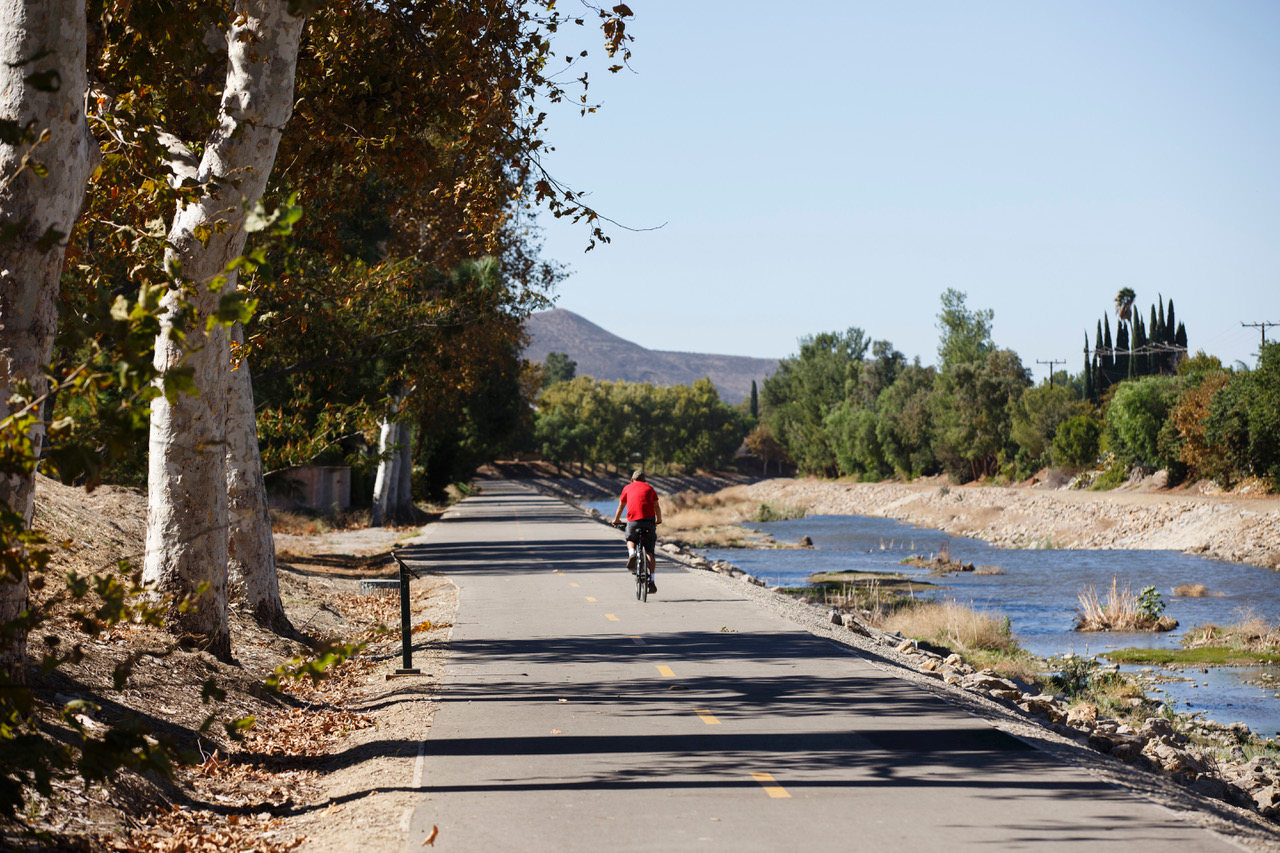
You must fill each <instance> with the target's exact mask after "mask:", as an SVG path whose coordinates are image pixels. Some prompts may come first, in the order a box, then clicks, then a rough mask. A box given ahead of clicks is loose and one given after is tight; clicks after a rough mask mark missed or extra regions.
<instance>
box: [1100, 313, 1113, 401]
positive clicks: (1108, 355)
mask: <svg viewBox="0 0 1280 853" xmlns="http://www.w3.org/2000/svg"><path fill="white" fill-rule="evenodd" d="M1109 316H1110V315H1107V314H1103V315H1102V346H1103V347H1104V349H1103V351H1102V371H1103V373H1104V374H1105V375H1106V381H1105V382H1103V383H1101V384H1102V388H1103V390H1106V388H1107V386H1109V385H1111V384H1113V383H1114V382H1115V381H1116V376H1117V374H1116V348H1115V347H1114V346H1112V344H1111V320H1109V319H1108V317H1109Z"/></svg>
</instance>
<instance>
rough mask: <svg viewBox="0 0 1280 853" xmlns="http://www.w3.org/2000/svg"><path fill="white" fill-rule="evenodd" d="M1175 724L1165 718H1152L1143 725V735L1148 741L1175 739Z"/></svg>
mask: <svg viewBox="0 0 1280 853" xmlns="http://www.w3.org/2000/svg"><path fill="white" fill-rule="evenodd" d="M1173 733H1174V732H1173V723H1171V722H1169V721H1168V720H1166V719H1165V718H1164V717H1152V718H1151V719H1149V720H1147V721H1146V722H1145V723H1143V724H1142V735H1143V736H1144V737H1146V738H1148V739H1150V738H1161V737H1173Z"/></svg>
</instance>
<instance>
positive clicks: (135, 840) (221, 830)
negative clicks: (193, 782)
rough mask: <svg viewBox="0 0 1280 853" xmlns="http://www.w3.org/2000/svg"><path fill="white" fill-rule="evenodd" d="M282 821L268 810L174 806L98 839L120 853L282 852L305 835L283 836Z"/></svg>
mask: <svg viewBox="0 0 1280 853" xmlns="http://www.w3.org/2000/svg"><path fill="white" fill-rule="evenodd" d="M284 825H285V822H284V821H283V820H281V819H279V818H273V817H271V816H270V815H267V814H259V815H234V814H232V815H220V814H217V813H216V812H211V811H204V810H192V809H183V808H178V807H175V808H174V809H173V810H171V811H168V812H164V813H161V814H159V815H157V816H155V817H152V818H147V819H145V820H144V821H143V823H142V825H141V826H139V827H137V828H136V829H132V830H130V831H129V834H128V836H127V837H125V838H113V839H99V841H100V842H101V843H102V844H103V845H104V849H107V850H114V851H118V852H119V853H226V851H236V853H285V851H289V850H294V849H296V848H297V847H298V846H299V845H300V844H302V842H303V841H304V840H305V839H304V837H303V836H299V835H292V834H290V835H287V836H286V834H285V833H284V832H283V831H282V828H283V827H284Z"/></svg>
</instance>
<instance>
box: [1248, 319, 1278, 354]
mask: <svg viewBox="0 0 1280 853" xmlns="http://www.w3.org/2000/svg"><path fill="white" fill-rule="evenodd" d="M1240 325H1241V326H1244V327H1246V328H1252V329H1261V330H1262V345H1263V346H1264V347H1265V346H1266V345H1267V327H1271V328H1275V327H1276V326H1280V323H1268V322H1266V321H1265V320H1264V321H1263V322H1261V323H1241V324H1240Z"/></svg>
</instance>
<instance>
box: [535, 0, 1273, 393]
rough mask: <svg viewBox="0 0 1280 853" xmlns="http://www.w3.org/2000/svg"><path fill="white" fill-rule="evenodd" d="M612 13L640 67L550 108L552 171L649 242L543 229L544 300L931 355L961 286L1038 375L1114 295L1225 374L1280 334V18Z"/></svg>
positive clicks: (1255, 12)
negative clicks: (556, 276)
mask: <svg viewBox="0 0 1280 853" xmlns="http://www.w3.org/2000/svg"><path fill="white" fill-rule="evenodd" d="M571 3H572V0H568V2H566V3H565V4H562V5H564V6H565V8H567V9H569V8H573V7H572V6H571V5H570V4H571ZM629 5H630V6H631V8H632V10H633V11H634V12H635V13H636V17H635V19H634V21H633V22H632V23H631V24H630V25H629V30H630V31H631V32H633V33H634V34H635V36H636V42H635V44H634V57H633V59H632V62H631V65H632V67H633V68H634V70H635V72H636V73H631V72H628V71H623V72H620V73H619V74H617V75H609V74H607V73H606V72H604V70H603V66H604V62H603V51H602V50H593V53H594V55H593V57H592V60H593V62H592V65H590V66H589V69H590V70H591V80H592V87H591V90H590V93H591V96H592V98H593V100H599V101H600V102H601V103H602V104H603V107H602V109H601V111H600V112H598V113H597V114H595V115H589V116H587V117H586V118H579V117H578V115H577V113H576V112H574V111H571V110H569V109H559V110H558V111H556V112H553V113H552V121H553V124H552V127H551V130H550V139H551V142H552V143H553V144H554V145H555V146H556V151H555V152H554V153H553V154H551V155H550V156H549V157H548V158H547V164H548V165H549V166H550V168H551V170H552V172H553V173H554V174H555V175H556V176H557V177H558V178H560V179H561V180H563V181H565V182H567V183H569V184H570V185H572V186H574V187H575V188H577V189H585V190H589V191H590V192H591V193H592V195H591V202H592V203H593V204H594V205H595V206H596V207H597V208H598V209H599V210H600V211H602V212H603V213H604V214H606V215H607V216H610V217H612V218H614V219H616V220H618V221H620V222H622V223H624V224H626V225H630V226H634V227H648V226H654V225H659V224H661V223H664V222H665V223H666V226H665V227H664V228H662V229H661V230H658V231H650V232H641V233H630V232H627V231H624V230H622V229H619V228H616V227H610V228H609V229H608V230H609V233H610V234H611V236H612V237H613V242H612V244H610V245H602V246H598V247H597V248H596V249H595V250H593V251H592V252H589V253H586V254H584V253H583V251H582V250H583V248H584V247H585V245H586V233H585V229H583V228H582V227H581V226H571V225H569V224H568V222H567V221H555V220H553V219H552V218H551V217H549V216H546V215H543V216H542V217H541V220H542V223H543V225H544V227H545V235H544V236H545V238H546V245H545V249H544V254H545V255H546V256H548V257H551V258H555V259H557V260H560V261H563V262H565V263H567V264H568V265H569V267H570V268H571V270H572V272H573V274H572V276H571V277H570V278H569V279H568V280H567V281H565V282H564V283H563V284H562V285H561V286H560V288H559V291H558V299H557V305H558V306H559V307H562V308H567V309H569V310H571V311H574V312H576V313H578V314H581V315H583V316H585V317H586V318H588V319H589V320H591V321H593V322H595V323H597V324H599V325H601V326H604V327H605V328H606V329H608V330H610V331H612V332H614V333H616V334H619V335H622V336H623V337H625V338H628V339H630V340H634V341H635V342H636V343H639V344H641V345H643V346H647V347H650V348H653V349H663V350H685V351H692V352H711V353H724V354H734V355H749V356H760V357H782V356H787V355H790V354H792V353H794V352H795V351H796V350H797V344H796V341H797V339H798V338H800V337H801V336H803V335H807V334H814V333H817V332H822V331H833V330H842V329H845V328H848V327H849V326H860V327H862V328H863V329H864V330H866V332H867V333H868V334H869V335H870V336H871V337H873V338H875V339H888V340H890V341H892V342H893V343H894V345H895V346H896V347H897V348H898V349H900V350H902V351H903V352H904V353H906V354H907V355H908V356H909V357H912V356H917V355H918V356H920V357H921V359H922V361H924V362H925V363H926V364H928V363H933V362H934V361H935V359H936V349H937V329H936V326H935V323H936V315H937V313H938V307H939V296H940V294H941V293H942V291H943V290H944V289H945V288H947V287H954V288H956V289H958V290H962V291H965V292H967V293H968V304H969V306H970V307H971V308H992V309H994V311H995V324H994V338H995V340H996V343H997V344H998V345H1000V346H1003V347H1010V348H1012V349H1014V350H1016V351H1017V352H1018V353H1019V355H1020V356H1021V357H1022V360H1023V363H1024V364H1026V365H1027V366H1029V367H1031V368H1032V369H1033V370H1034V375H1035V377H1036V378H1037V380H1038V379H1041V378H1043V377H1044V376H1045V375H1046V369H1045V367H1044V366H1042V365H1037V364H1036V363H1035V362H1036V360H1037V359H1044V360H1048V359H1066V360H1067V368H1068V369H1070V370H1071V371H1072V372H1077V371H1079V370H1080V369H1081V366H1082V362H1083V353H1082V352H1081V350H1082V347H1083V343H1084V334H1085V332H1086V331H1087V332H1088V334H1089V340H1090V342H1092V340H1093V331H1094V328H1095V324H1096V322H1097V320H1098V319H1099V318H1100V317H1101V315H1102V313H1103V312H1104V311H1109V310H1112V305H1113V301H1114V297H1115V293H1116V291H1117V290H1119V289H1120V288H1122V287H1131V288H1133V289H1134V290H1135V291H1136V292H1137V294H1138V300H1137V304H1138V306H1139V307H1140V308H1141V310H1142V312H1143V317H1144V318H1145V317H1146V312H1147V309H1148V306H1149V305H1150V304H1151V303H1152V302H1154V301H1155V299H1156V296H1157V293H1161V294H1163V295H1164V297H1165V298H1166V299H1167V298H1169V297H1172V298H1173V299H1174V302H1175V306H1176V309H1177V316H1178V318H1179V319H1180V320H1182V321H1183V322H1185V323H1186V325H1187V331H1188V335H1189V337H1190V345H1191V349H1192V350H1193V351H1194V350H1196V349H1201V348H1203V349H1205V350H1207V351H1209V352H1210V353H1212V354H1215V355H1218V356H1219V357H1221V358H1222V359H1223V360H1224V361H1228V362H1231V361H1234V360H1236V359H1240V360H1244V361H1246V362H1247V363H1248V364H1250V365H1252V364H1253V363H1254V359H1255V353H1256V349H1257V343H1258V340H1259V335H1258V330H1257V329H1244V328H1241V326H1240V322H1241V321H1248V322H1254V321H1258V320H1268V321H1276V322H1280V3H1276V2H1241V0H1231V2H1208V0H1204V2H1194V3H1192V2H1177V0H1159V2H1121V3H1115V2H1106V3H1104V2H1060V3H1044V2H1027V0H1022V2H983V3H956V2H861V0H858V1H857V2H851V1H850V0H815V2H808V3H804V4H784V3H777V2H770V3H765V2H757V0H750V2H734V3H727V2H713V0H696V2H681V3H676V2H670V0H666V2H654V0H634V1H633V2H630V3H629ZM575 37H576V36H575ZM588 46H589V47H591V48H593V49H594V48H596V40H595V39H594V38H593V39H592V40H591V42H590V44H589V45H588ZM562 47H564V48H566V49H567V48H568V47H570V42H569V41H568V40H567V39H566V40H565V42H564V43H563V44H562ZM636 295H639V296H640V297H641V299H642V304H643V305H644V306H645V308H644V312H643V317H644V320H643V325H642V328H640V329H637V322H636V319H635V316H636V314H635V309H634V308H633V307H632V306H634V305H635V304H636V300H635V296H636ZM1113 323H1114V316H1113ZM1272 339H1274V340H1280V328H1277V329H1271V330H1268V340H1272ZM1059 369H1061V368H1059Z"/></svg>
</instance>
